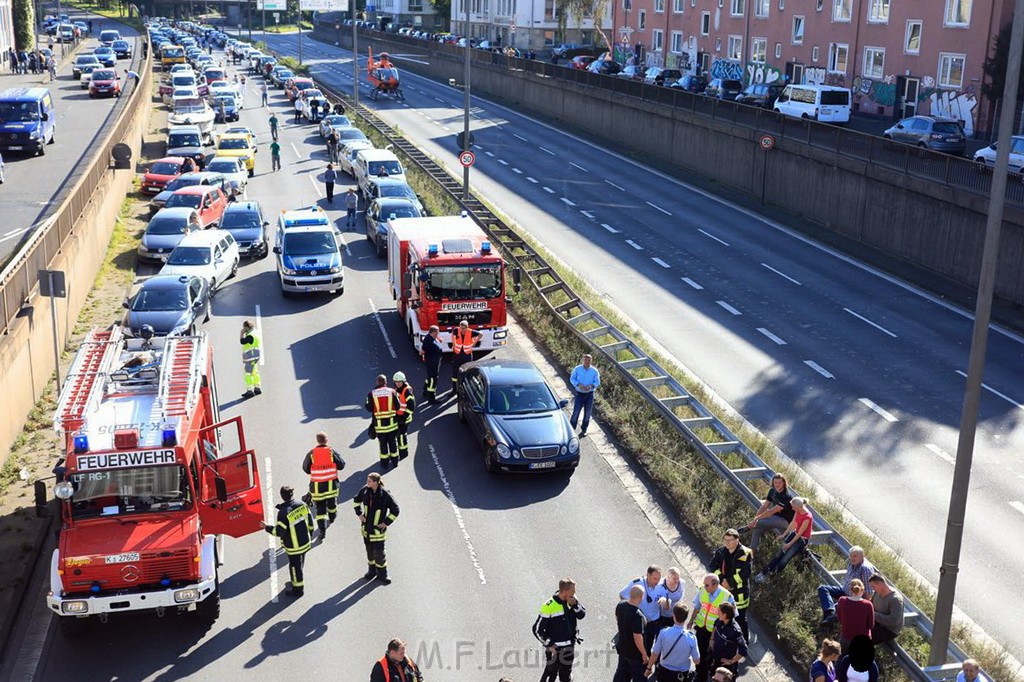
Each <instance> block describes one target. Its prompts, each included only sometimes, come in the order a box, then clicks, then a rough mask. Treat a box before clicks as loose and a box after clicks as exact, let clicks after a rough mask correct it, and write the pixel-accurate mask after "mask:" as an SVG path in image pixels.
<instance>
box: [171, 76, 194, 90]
mask: <svg viewBox="0 0 1024 682" xmlns="http://www.w3.org/2000/svg"><path fill="white" fill-rule="evenodd" d="M171 83H172V84H173V85H174V87H176V88H186V87H188V86H190V85H195V84H196V77H195V76H175V77H174V78H173V79H171Z"/></svg>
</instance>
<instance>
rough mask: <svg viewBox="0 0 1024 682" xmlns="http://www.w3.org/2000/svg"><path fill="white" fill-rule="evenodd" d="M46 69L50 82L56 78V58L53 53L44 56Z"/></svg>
mask: <svg viewBox="0 0 1024 682" xmlns="http://www.w3.org/2000/svg"><path fill="white" fill-rule="evenodd" d="M46 69H47V70H48V71H49V72H50V82H51V83H52V82H53V81H55V80H57V60H56V59H54V58H53V55H50V56H49V57H47V58H46Z"/></svg>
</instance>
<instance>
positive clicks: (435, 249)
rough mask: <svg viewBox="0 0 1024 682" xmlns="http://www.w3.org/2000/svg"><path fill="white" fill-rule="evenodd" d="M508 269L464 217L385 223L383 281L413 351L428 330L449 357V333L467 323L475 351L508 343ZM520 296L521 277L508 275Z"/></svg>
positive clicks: (513, 273)
mask: <svg viewBox="0 0 1024 682" xmlns="http://www.w3.org/2000/svg"><path fill="white" fill-rule="evenodd" d="M509 269H510V268H509V267H508V266H507V265H506V263H505V261H504V260H503V259H502V257H501V256H500V255H499V254H498V252H497V251H496V250H495V249H494V248H493V247H492V246H491V243H490V241H489V240H488V239H487V235H486V234H484V231H483V230H482V229H480V226H479V225H477V224H476V223H475V222H473V220H472V219H471V218H469V217H467V216H436V217H431V218H394V219H392V220H390V221H389V222H388V279H389V281H390V284H391V295H392V297H393V298H394V299H395V300H396V301H397V302H398V314H399V316H400V317H401V318H402V319H403V320H404V322H405V327H406V329H407V330H408V331H409V335H410V336H411V337H412V340H413V343H414V344H415V346H416V349H417V350H419V348H420V338H421V337H422V335H423V334H425V333H426V332H427V330H428V329H430V326H431V325H435V324H436V325H437V326H438V327H440V328H441V338H442V341H443V343H442V344H441V346H442V347H443V348H444V349H445V350H446V351H450V350H451V349H450V348H449V347H448V344H449V343H450V342H451V331H452V330H453V329H454V328H456V327H458V326H459V322H460V321H461V320H468V321H469V326H470V327H471V328H472V329H476V330H478V331H479V332H480V333H481V335H482V337H481V339H480V344H479V346H477V349H479V350H484V351H488V350H494V349H495V348H500V347H502V346H504V345H505V344H506V343H507V337H508V327H507V324H508V321H507V305H506V298H505V297H506V294H507V293H508V291H507V273H508V270H509ZM512 279H513V282H514V288H515V290H516V291H518V290H519V286H520V272H519V269H518V268H513V269H512Z"/></svg>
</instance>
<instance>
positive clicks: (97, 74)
mask: <svg viewBox="0 0 1024 682" xmlns="http://www.w3.org/2000/svg"><path fill="white" fill-rule="evenodd" d="M115 78H117V73H115V72H114V71H111V70H110V69H97V70H96V71H93V72H92V79H93V80H94V81H112V80H114V79H115Z"/></svg>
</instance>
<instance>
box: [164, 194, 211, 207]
mask: <svg viewBox="0 0 1024 682" xmlns="http://www.w3.org/2000/svg"><path fill="white" fill-rule="evenodd" d="M202 202H203V198H202V197H201V196H199V195H198V194H178V193H174V194H172V195H171V196H169V197H167V203H166V204H164V208H179V207H182V206H183V207H185V208H199V206H200V204H202Z"/></svg>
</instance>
